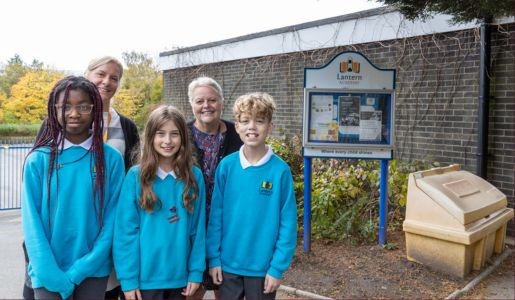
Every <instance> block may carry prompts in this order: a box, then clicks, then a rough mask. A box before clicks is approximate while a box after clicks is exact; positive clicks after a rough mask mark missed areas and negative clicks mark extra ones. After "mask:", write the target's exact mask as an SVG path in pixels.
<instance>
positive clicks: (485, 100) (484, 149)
mask: <svg viewBox="0 0 515 300" xmlns="http://www.w3.org/2000/svg"><path fill="white" fill-rule="evenodd" d="M490 21H491V18H485V19H484V20H483V21H482V22H481V26H480V34H481V41H480V42H481V45H480V50H479V51H480V53H479V99H478V105H479V106H478V111H477V113H478V126H477V130H478V136H477V154H476V155H477V162H476V175H477V176H480V177H482V178H484V179H486V175H487V163H488V114H489V102H490V101H489V100H490V99H489V98H490V77H489V74H490V46H491V28H490V24H489V23H490Z"/></svg>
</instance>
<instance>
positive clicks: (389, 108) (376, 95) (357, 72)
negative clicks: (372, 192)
mask: <svg viewBox="0 0 515 300" xmlns="http://www.w3.org/2000/svg"><path fill="white" fill-rule="evenodd" d="M394 116H395V70H394V69H380V68H377V67H376V66H374V65H373V64H372V63H371V62H370V61H369V60H368V58H366V57H365V56H364V55H363V54H361V53H359V52H354V51H345V52H342V53H340V54H338V55H337V56H336V57H334V58H333V59H332V60H331V61H330V62H329V63H328V64H327V65H325V66H323V67H320V68H305V69H304V117H303V138H302V146H303V156H304V252H309V251H310V250H311V175H312V174H311V173H312V172H311V159H312V158H313V157H323V158H353V159H376V160H380V161H381V170H380V172H381V174H380V176H381V177H380V185H379V186H380V187H379V188H380V199H379V244H380V245H384V244H386V240H387V239H386V229H387V215H388V210H387V203H388V201H387V200H388V199H387V186H388V185H387V183H388V161H389V160H391V159H392V158H393V140H394V128H395V122H394Z"/></svg>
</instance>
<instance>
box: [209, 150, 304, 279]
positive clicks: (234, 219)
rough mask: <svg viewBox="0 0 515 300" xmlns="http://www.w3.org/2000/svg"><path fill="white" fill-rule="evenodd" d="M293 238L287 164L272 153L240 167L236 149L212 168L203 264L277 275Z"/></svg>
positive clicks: (291, 250)
mask: <svg viewBox="0 0 515 300" xmlns="http://www.w3.org/2000/svg"><path fill="white" fill-rule="evenodd" d="M296 242H297V206H296V202H295V193H294V189H293V179H292V175H291V171H290V168H289V167H288V165H287V164H286V163H285V162H284V161H283V160H282V159H280V158H279V157H278V156H277V155H275V154H273V155H272V157H271V158H270V160H269V161H268V162H266V163H265V164H263V165H260V166H250V167H248V168H245V169H243V168H242V166H241V163H240V158H239V152H235V153H233V154H231V155H229V156H227V157H226V158H224V159H223V160H222V161H221V162H220V165H219V166H218V168H217V170H216V176H215V188H214V192H213V198H212V202H211V212H210V217H209V225H208V234H207V240H206V245H207V246H206V247H207V257H208V260H209V267H210V268H211V267H216V266H221V267H222V270H223V271H225V272H229V273H234V274H238V275H242V276H256V277H264V276H265V275H266V274H269V275H271V276H272V277H274V278H278V279H280V278H282V274H283V272H284V271H286V269H287V268H288V267H289V265H290V262H291V259H292V257H293V254H294V252H295V246H296Z"/></svg>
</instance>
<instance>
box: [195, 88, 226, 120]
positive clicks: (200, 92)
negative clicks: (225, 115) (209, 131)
mask: <svg viewBox="0 0 515 300" xmlns="http://www.w3.org/2000/svg"><path fill="white" fill-rule="evenodd" d="M191 108H192V110H193V115H195V119H196V120H197V121H198V122H200V123H202V124H203V125H207V126H209V125H213V124H218V122H219V121H220V118H221V115H222V109H223V103H222V99H220V96H218V94H217V93H216V92H215V90H213V89H212V88H210V87H207V86H201V87H198V88H196V89H195V90H193V97H192V102H191Z"/></svg>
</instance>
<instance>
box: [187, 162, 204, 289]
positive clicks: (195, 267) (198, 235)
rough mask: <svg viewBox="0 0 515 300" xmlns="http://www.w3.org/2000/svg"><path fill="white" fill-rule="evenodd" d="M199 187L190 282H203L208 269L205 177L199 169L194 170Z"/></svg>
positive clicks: (191, 241) (194, 216)
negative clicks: (203, 276) (205, 271)
mask: <svg viewBox="0 0 515 300" xmlns="http://www.w3.org/2000/svg"><path fill="white" fill-rule="evenodd" d="M194 172H195V179H196V180H197V185H198V198H197V200H195V209H194V211H193V215H192V219H191V220H192V222H191V223H190V236H189V239H190V244H191V252H190V257H189V261H188V282H202V275H203V273H204V270H205V269H206V189H205V185H204V177H203V176H202V172H201V171H200V169H198V168H196V167H195V168H194Z"/></svg>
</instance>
